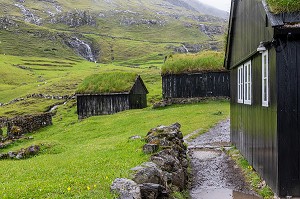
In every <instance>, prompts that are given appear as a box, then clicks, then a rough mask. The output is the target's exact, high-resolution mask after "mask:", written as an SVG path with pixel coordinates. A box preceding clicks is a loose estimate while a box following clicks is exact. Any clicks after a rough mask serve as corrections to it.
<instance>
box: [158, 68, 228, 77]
mask: <svg viewBox="0 0 300 199" xmlns="http://www.w3.org/2000/svg"><path fill="white" fill-rule="evenodd" d="M226 72H229V70H226V69H223V70H203V71H189V72H181V73H162V74H161V76H162V77H164V76H168V75H197V74H204V73H226Z"/></svg>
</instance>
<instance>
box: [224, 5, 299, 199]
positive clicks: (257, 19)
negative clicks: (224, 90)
mask: <svg viewBox="0 0 300 199" xmlns="http://www.w3.org/2000/svg"><path fill="white" fill-rule="evenodd" d="M225 66H226V68H227V69H229V70H230V71H231V89H230V90H231V110H230V113H231V116H230V117H231V141H232V143H233V144H234V145H236V146H237V148H238V149H240V151H241V153H242V154H243V155H244V156H245V157H246V159H247V160H248V162H249V163H250V164H251V165H253V168H254V169H255V170H256V171H258V172H259V173H260V175H261V176H262V177H263V178H264V179H265V180H266V182H267V184H268V185H269V186H270V187H271V188H272V190H273V191H274V192H275V193H276V194H277V195H278V196H280V197H285V196H293V197H300V12H295V13H284V12H282V13H278V14H273V13H271V12H270V7H269V5H267V4H266V2H265V1H264V0H246V1H245V0H244V1H242V0H232V8H231V15H230V22H229V32H228V42H227V49H226V60H225Z"/></svg>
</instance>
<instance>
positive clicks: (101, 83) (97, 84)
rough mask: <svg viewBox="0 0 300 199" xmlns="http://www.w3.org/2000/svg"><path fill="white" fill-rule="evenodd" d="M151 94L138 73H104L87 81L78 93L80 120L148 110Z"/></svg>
mask: <svg viewBox="0 0 300 199" xmlns="http://www.w3.org/2000/svg"><path fill="white" fill-rule="evenodd" d="M147 94H148V90H147V88H146V86H145V84H144V82H143V80H142V79H141V77H140V76H139V75H137V74H135V73H127V72H105V73H101V74H95V75H91V76H89V77H87V78H86V79H85V80H84V81H83V82H82V84H81V85H80V86H79V87H78V90H77V94H76V96H77V113H78V117H79V118H87V117H90V116H95V115H107V114H114V113H117V112H120V111H124V110H128V109H141V108H145V107H147Z"/></svg>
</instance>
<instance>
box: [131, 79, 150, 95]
mask: <svg viewBox="0 0 300 199" xmlns="http://www.w3.org/2000/svg"><path fill="white" fill-rule="evenodd" d="M137 80H139V81H140V82H141V84H142V87H143V88H144V89H145V91H146V93H147V94H148V93H149V91H148V89H147V87H146V85H145V83H144V81H143V79H142V78H141V76H140V75H137V77H136V79H135V81H134V84H133V85H132V87H131V89H130V91H129V93H131V91H132V89H133V88H134V86H135V85H136V82H137Z"/></svg>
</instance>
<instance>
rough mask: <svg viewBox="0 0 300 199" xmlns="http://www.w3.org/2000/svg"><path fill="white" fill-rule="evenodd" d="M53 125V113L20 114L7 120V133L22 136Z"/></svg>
mask: <svg viewBox="0 0 300 199" xmlns="http://www.w3.org/2000/svg"><path fill="white" fill-rule="evenodd" d="M50 125H52V113H42V114H36V115H25V116H18V117H15V118H12V119H9V120H8V121H7V134H8V136H9V137H11V136H13V137H14V136H20V135H23V134H26V133H30V132H33V131H36V130H38V129H40V128H43V127H46V126H50Z"/></svg>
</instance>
